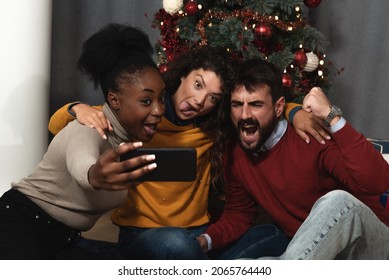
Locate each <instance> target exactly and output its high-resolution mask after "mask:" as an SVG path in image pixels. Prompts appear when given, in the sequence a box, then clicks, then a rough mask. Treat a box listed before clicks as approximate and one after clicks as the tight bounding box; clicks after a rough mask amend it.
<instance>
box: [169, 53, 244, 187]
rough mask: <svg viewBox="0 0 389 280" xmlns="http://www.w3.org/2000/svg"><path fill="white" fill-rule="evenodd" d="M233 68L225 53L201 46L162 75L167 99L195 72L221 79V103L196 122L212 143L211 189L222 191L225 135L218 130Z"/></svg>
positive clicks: (231, 82)
mask: <svg viewBox="0 0 389 280" xmlns="http://www.w3.org/2000/svg"><path fill="white" fill-rule="evenodd" d="M236 65H237V64H236V62H235V61H234V60H233V58H232V57H231V56H230V54H229V53H228V52H227V51H226V50H225V49H223V48H218V47H210V46H203V47H200V48H197V49H193V50H190V51H188V52H186V53H184V54H182V55H180V56H178V57H177V58H175V59H174V60H173V61H172V62H170V64H169V65H168V68H167V71H166V72H164V73H163V79H164V81H165V84H166V89H167V93H168V95H169V96H170V95H174V94H175V93H176V91H177V89H178V87H179V86H180V84H181V78H182V77H186V76H188V75H189V74H190V73H191V72H192V71H194V70H197V69H203V70H208V71H213V72H215V74H216V75H217V76H218V77H219V79H220V82H221V85H222V86H221V87H222V88H221V90H222V92H223V95H222V100H221V101H220V102H219V103H218V104H217V106H216V107H215V108H214V109H213V110H212V111H211V112H210V113H208V114H207V115H205V116H201V117H199V118H197V119H196V120H195V121H196V124H198V126H199V127H200V128H201V129H202V130H203V131H204V132H205V133H206V134H207V135H208V137H209V138H210V139H211V140H212V141H213V145H212V148H211V149H210V150H209V151H208V157H209V160H210V162H211V185H212V186H213V187H215V188H220V187H222V184H221V182H222V177H223V176H222V173H223V172H222V171H223V170H222V166H223V164H222V158H223V152H224V141H225V135H224V133H223V132H222V129H221V127H222V126H223V125H224V124H223V123H224V121H225V120H226V116H225V114H226V110H225V107H224V106H225V104H226V100H225V99H226V98H227V101H228V100H229V96H230V95H229V93H230V91H231V90H232V86H233V84H234V80H235V75H236Z"/></svg>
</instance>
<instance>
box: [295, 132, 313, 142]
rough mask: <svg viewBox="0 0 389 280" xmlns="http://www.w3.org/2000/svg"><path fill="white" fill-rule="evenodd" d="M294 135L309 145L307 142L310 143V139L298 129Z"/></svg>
mask: <svg viewBox="0 0 389 280" xmlns="http://www.w3.org/2000/svg"><path fill="white" fill-rule="evenodd" d="M296 133H297V134H298V136H300V138H301V139H303V140H304V141H305V142H306V143H307V144H309V142H311V139H310V138H309V136H308V135H307V134H306V133H305V132H304V131H302V130H299V129H296Z"/></svg>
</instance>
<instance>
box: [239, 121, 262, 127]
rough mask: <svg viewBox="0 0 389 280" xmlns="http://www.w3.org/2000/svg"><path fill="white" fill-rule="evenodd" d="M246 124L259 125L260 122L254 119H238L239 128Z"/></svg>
mask: <svg viewBox="0 0 389 280" xmlns="http://www.w3.org/2000/svg"><path fill="white" fill-rule="evenodd" d="M246 125H254V126H258V127H261V125H260V123H259V122H258V120H256V119H247V120H240V121H239V122H238V128H239V129H241V128H242V127H243V126H246Z"/></svg>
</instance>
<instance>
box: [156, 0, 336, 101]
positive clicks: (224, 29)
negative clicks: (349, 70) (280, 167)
mask: <svg viewBox="0 0 389 280" xmlns="http://www.w3.org/2000/svg"><path fill="white" fill-rule="evenodd" d="M319 4H320V0H304V1H301V0H261V1H258V0H187V1H185V0H163V8H162V9H160V10H159V11H158V12H157V13H156V14H155V15H154V24H155V27H156V28H159V30H160V34H161V36H160V38H159V40H158V41H157V44H156V49H157V53H158V64H159V66H160V69H161V71H164V70H166V67H167V66H166V65H167V63H168V62H169V61H171V60H173V59H174V58H175V57H176V56H177V55H179V54H181V53H182V52H185V51H187V50H189V49H192V48H198V47H200V46H202V45H211V46H221V47H224V48H226V49H227V50H228V51H229V52H230V53H231V55H232V56H233V57H234V58H236V59H237V60H239V61H243V60H245V59H249V58H257V57H259V58H261V59H264V60H267V61H269V62H271V63H273V64H275V65H276V66H278V67H279V68H281V69H282V70H284V75H283V84H284V88H285V89H286V92H287V98H288V100H289V101H295V102H299V103H301V101H302V99H303V98H304V96H305V94H307V93H308V92H309V90H310V89H311V88H312V87H314V86H319V87H322V88H323V89H324V90H326V91H327V92H328V90H329V85H330V83H329V81H328V75H329V71H328V67H327V63H326V62H325V49H326V47H327V45H328V42H327V40H326V38H325V36H324V35H323V34H322V33H321V32H319V31H318V30H317V29H315V28H314V27H312V26H310V25H309V24H308V23H307V21H306V20H305V19H304V18H303V16H302V14H303V9H306V8H307V7H308V8H314V7H316V6H318V5H319Z"/></svg>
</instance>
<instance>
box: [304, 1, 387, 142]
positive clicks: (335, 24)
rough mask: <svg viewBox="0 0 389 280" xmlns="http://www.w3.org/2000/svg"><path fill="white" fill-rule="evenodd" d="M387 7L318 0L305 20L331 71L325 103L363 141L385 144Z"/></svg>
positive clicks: (381, 4)
mask: <svg viewBox="0 0 389 280" xmlns="http://www.w3.org/2000/svg"><path fill="white" fill-rule="evenodd" d="M388 11H389V1H386V0H374V1H371V0H341V1H339V0H323V1H321V4H320V5H319V6H318V7H317V8H315V9H313V10H312V13H311V17H310V18H311V20H312V22H313V23H315V25H316V27H317V28H318V29H319V30H320V31H322V32H323V33H324V34H325V35H326V36H327V38H328V40H329V42H330V45H329V47H328V49H327V50H328V51H327V58H328V60H329V61H332V62H333V63H334V65H335V66H336V68H342V67H344V71H343V72H341V74H340V75H337V76H336V77H333V78H332V79H333V86H334V92H333V93H332V94H331V96H330V98H331V100H332V102H333V103H334V104H337V105H338V106H339V107H340V108H342V110H343V112H344V117H345V118H346V119H347V120H348V121H349V122H351V124H352V125H353V126H354V127H355V128H356V129H357V130H359V131H360V132H362V133H363V134H364V135H365V136H366V137H372V138H380V139H389V126H388V122H389V47H388V46H389V28H388V26H387V23H388V20H389V18H388Z"/></svg>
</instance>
